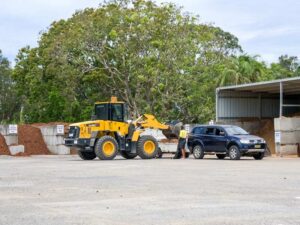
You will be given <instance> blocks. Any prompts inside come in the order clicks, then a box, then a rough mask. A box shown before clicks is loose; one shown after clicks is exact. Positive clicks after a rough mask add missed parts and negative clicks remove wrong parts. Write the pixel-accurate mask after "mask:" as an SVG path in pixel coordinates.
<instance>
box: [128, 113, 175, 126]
mask: <svg viewBox="0 0 300 225" xmlns="http://www.w3.org/2000/svg"><path fill="white" fill-rule="evenodd" d="M133 124H134V125H135V126H141V127H143V128H151V129H159V130H168V129H170V127H169V126H168V125H165V124H162V123H160V122H159V121H158V120H157V119H156V118H155V116H153V115H151V114H144V115H142V116H141V117H139V118H138V119H137V120H135V121H134V122H133Z"/></svg>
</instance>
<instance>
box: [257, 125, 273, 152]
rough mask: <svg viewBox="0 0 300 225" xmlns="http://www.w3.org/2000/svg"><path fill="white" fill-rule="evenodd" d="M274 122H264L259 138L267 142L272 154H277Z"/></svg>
mask: <svg viewBox="0 0 300 225" xmlns="http://www.w3.org/2000/svg"><path fill="white" fill-rule="evenodd" d="M274 132H275V131H274V122H273V120H262V125H261V129H260V131H259V132H258V134H257V135H258V136H260V137H262V138H263V139H265V140H266V142H267V145H268V147H269V149H270V151H271V153H272V154H275V137H274Z"/></svg>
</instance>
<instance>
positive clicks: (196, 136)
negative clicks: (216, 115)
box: [188, 127, 205, 148]
mask: <svg viewBox="0 0 300 225" xmlns="http://www.w3.org/2000/svg"><path fill="white" fill-rule="evenodd" d="M204 129H205V128H204V127H195V128H194V129H193V131H192V133H190V134H189V138H188V146H189V148H192V147H193V146H195V144H196V142H197V140H202V134H203V130H204Z"/></svg>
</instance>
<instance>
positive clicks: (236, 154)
mask: <svg viewBox="0 0 300 225" xmlns="http://www.w3.org/2000/svg"><path fill="white" fill-rule="evenodd" d="M228 154H229V157H230V159H231V160H239V159H240V158H241V153H240V150H239V148H238V147H237V146H236V145H232V146H231V147H230V148H229V151H228Z"/></svg>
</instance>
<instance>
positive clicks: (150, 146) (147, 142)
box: [137, 135, 158, 159]
mask: <svg viewBox="0 0 300 225" xmlns="http://www.w3.org/2000/svg"><path fill="white" fill-rule="evenodd" d="M157 152H158V143H157V140H156V139H155V138H154V137H153V136H151V135H145V136H140V138H139V140H138V142H137V153H138V155H139V156H140V157H141V158H142V159H153V158H155V157H156V156H157Z"/></svg>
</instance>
